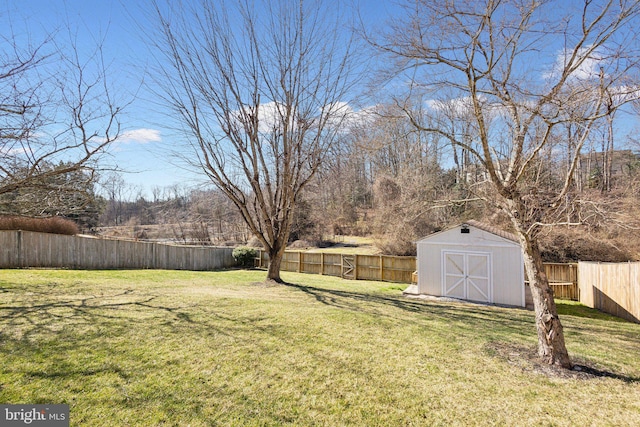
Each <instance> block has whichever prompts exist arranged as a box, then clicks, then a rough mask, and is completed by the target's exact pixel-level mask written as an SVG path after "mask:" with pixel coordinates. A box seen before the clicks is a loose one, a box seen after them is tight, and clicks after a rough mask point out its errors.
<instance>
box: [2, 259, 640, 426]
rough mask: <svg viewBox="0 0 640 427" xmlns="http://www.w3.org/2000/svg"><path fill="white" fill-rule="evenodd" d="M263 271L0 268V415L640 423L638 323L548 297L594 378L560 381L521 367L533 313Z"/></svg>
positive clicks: (527, 362)
mask: <svg viewBox="0 0 640 427" xmlns="http://www.w3.org/2000/svg"><path fill="white" fill-rule="evenodd" d="M264 276H265V273H264V272H255V271H225V272H206V273H197V272H173V271H47V270H0V403H66V404H69V405H70V406H71V425H77V426H154V425H167V426H178V425H179V426H188V425H190V426H210V425H224V426H226V425H239V426H246V425H249V426H251V425H256V426H258V425H259V426H269V425H273V426H279V425H296V426H301V425H303V426H306V425H326V426H340V425H372V426H373V425H380V426H389V425H443V426H445V425H446V426H449V425H526V426H529V425H557V426H563V425H567V426H569V425H571V426H575V425H579V426H601V425H616V426H618V425H629V426H631V425H640V325H637V324H632V323H628V322H624V321H620V320H618V319H615V318H611V317H609V316H605V315H602V314H600V313H597V312H595V311H593V310H589V309H587V308H585V307H583V306H579V305H576V304H571V303H568V302H567V303H564V302H561V303H560V304H559V308H560V310H561V312H562V313H563V316H562V319H563V323H564V326H565V333H566V338H567V343H568V347H569V351H570V353H571V354H572V356H573V357H574V360H575V361H576V362H577V363H580V364H583V365H585V366H588V367H590V369H591V370H592V371H594V369H595V370H599V371H602V372H607V373H608V374H607V375H604V376H602V375H595V376H594V375H590V374H589V375H587V374H585V373H584V372H583V373H582V374H581V373H575V374H571V375H564V376H563V375H556V374H554V373H553V372H548V371H546V370H544V369H541V368H540V367H539V366H538V365H536V364H535V363H534V362H533V361H532V360H531V359H530V358H529V355H530V354H531V352H532V350H533V349H534V348H535V331H534V326H533V313H532V312H528V311H524V310H519V309H505V308H498V307H483V306H477V305H471V304H457V303H446V302H434V301H422V300H410V299H406V298H403V297H402V296H401V292H400V290H401V289H402V288H403V285H395V284H389V283H379V282H365V281H357V282H356V281H345V280H340V279H337V278H332V277H324V276H315V275H302V274H295V273H284V274H283V278H284V279H285V280H287V281H288V282H290V283H291V284H290V285H286V286H283V285H278V286H266V285H264V284H262V283H258V282H260V281H261V280H263V279H264ZM594 372H595V371H594Z"/></svg>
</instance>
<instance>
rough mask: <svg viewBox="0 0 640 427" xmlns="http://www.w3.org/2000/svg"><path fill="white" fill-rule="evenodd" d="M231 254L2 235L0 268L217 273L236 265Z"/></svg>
mask: <svg viewBox="0 0 640 427" xmlns="http://www.w3.org/2000/svg"><path fill="white" fill-rule="evenodd" d="M232 252H233V248H217V247H202V246H200V247H198V246H172V245H166V244H159V243H149V242H132V241H125V240H111V239H96V238H91V237H82V236H63V235H59V234H49V233H36V232H30V231H20V230H18V231H14V230H1V231H0V268H16V267H17V268H21V267H42V268H77V269H86V270H100V269H148V268H158V269H166V270H173V269H179V270H216V269H220V268H226V267H232V266H234V265H235V260H234V259H233V255H232Z"/></svg>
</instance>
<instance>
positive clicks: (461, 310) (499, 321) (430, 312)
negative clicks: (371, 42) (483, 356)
mask: <svg viewBox="0 0 640 427" xmlns="http://www.w3.org/2000/svg"><path fill="white" fill-rule="evenodd" d="M285 285H286V286H288V287H291V288H294V289H297V290H299V291H302V292H304V293H305V294H308V295H310V296H312V297H314V298H315V299H316V301H318V302H320V303H322V304H326V305H329V306H332V307H336V308H342V309H347V310H353V311H358V312H363V313H371V314H373V313H375V314H376V315H380V313H379V312H376V310H375V307H376V305H383V306H386V307H393V308H396V309H399V310H402V311H408V312H411V313H418V314H424V315H425V316H438V317H444V318H447V319H450V320H453V321H461V322H464V324H465V325H469V326H468V327H469V328H470V329H472V330H480V329H481V330H483V331H484V332H483V333H484V334H485V335H487V337H488V338H489V339H490V340H491V341H493V340H495V339H496V338H497V339H498V340H500V341H504V342H508V341H509V337H508V335H511V334H513V333H514V332H515V333H516V334H518V335H520V334H522V333H529V332H531V333H533V330H532V327H533V316H532V312H530V311H528V310H524V309H518V308H512V309H505V308H500V307H495V306H486V305H479V304H473V303H464V302H461V303H457V304H456V303H448V302H443V301H429V302H424V301H416V300H410V299H407V298H405V297H401V296H398V297H393V296H385V295H380V294H369V293H357V292H349V291H342V290H336V289H326V288H317V287H312V286H304V285H299V284H294V283H286V284H285ZM585 317H589V316H585ZM597 318H599V317H597ZM400 320H402V319H400ZM412 321H413V322H416V321H417V319H416V318H415V317H413V318H412ZM458 326H459V325H458ZM497 326H500V328H502V330H503V331H504V333H500V332H499V331H496V329H498V328H496V327H497ZM507 346H509V347H511V346H512V344H507ZM530 350H531V349H530ZM525 353H528V354H526V355H524V353H523V358H524V359H526V360H528V363H529V364H531V365H532V366H534V368H533V370H535V371H537V372H540V373H543V374H545V375H547V376H550V377H560V378H576V379H591V378H614V379H618V380H621V381H624V382H627V383H638V382H640V377H636V376H630V375H625V374H618V373H615V372H611V371H607V370H604V369H600V368H598V367H595V366H594V364H592V363H591V362H589V361H586V360H582V359H579V360H576V361H575V365H574V369H573V370H566V369H563V368H560V367H556V366H549V365H547V364H545V363H543V362H542V361H541V360H540V359H539V358H538V357H537V351H536V350H535V347H534V348H533V349H532V351H527V352H525Z"/></svg>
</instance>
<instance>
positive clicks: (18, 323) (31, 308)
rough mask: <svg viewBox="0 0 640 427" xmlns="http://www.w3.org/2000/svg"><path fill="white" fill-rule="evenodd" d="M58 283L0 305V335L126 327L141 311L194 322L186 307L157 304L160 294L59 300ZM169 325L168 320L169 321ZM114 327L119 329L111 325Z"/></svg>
mask: <svg viewBox="0 0 640 427" xmlns="http://www.w3.org/2000/svg"><path fill="white" fill-rule="evenodd" d="M55 291H56V289H55V284H51V285H49V286H47V287H46V288H45V290H44V291H40V292H32V294H33V295H35V296H34V297H33V299H32V300H31V301H29V300H21V301H14V302H12V305H5V306H0V334H3V333H5V334H6V333H8V332H15V331H22V337H23V338H28V337H29V336H30V335H32V334H41V333H43V332H47V333H57V332H60V331H61V330H63V329H64V328H65V327H69V326H80V325H95V324H98V323H99V322H104V321H108V320H113V321H114V322H118V323H120V326H122V327H126V323H127V321H135V320H141V319H136V318H135V314H136V313H137V312H139V311H140V310H139V309H145V310H147V311H148V312H150V313H153V312H154V311H159V312H160V313H157V314H156V315H155V316H154V317H156V318H163V319H164V318H166V316H167V315H169V316H170V318H172V319H173V320H176V321H180V322H187V323H194V321H193V319H192V318H191V316H190V315H189V314H188V313H186V312H184V311H182V310H183V309H184V308H185V307H180V306H179V307H169V306H165V305H159V304H154V301H155V300H156V299H157V298H158V295H139V294H136V293H135V291H134V290H133V289H127V290H125V291H122V292H119V293H114V294H107V295H91V296H85V297H81V298H65V299H59V300H54V301H51V297H52V296H53V297H54V298H55V296H56V293H55ZM165 322H166V320H165ZM111 326H117V325H115V324H114V323H111Z"/></svg>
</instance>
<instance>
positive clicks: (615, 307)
mask: <svg viewBox="0 0 640 427" xmlns="http://www.w3.org/2000/svg"><path fill="white" fill-rule="evenodd" d="M578 276H579V277H580V281H579V286H580V302H581V303H583V304H584V305H587V306H589V307H591V308H597V309H599V310H602V311H604V312H606V313H609V314H613V315H614V316H618V317H621V318H623V319H627V320H631V321H633V322H638V323H640V262H629V263H616V264H613V263H597V262H580V263H578Z"/></svg>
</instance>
